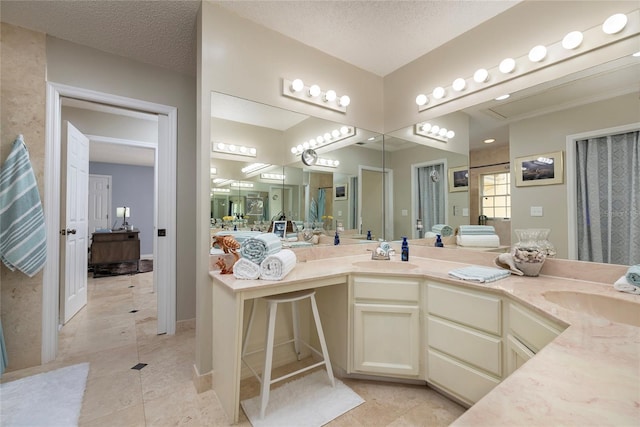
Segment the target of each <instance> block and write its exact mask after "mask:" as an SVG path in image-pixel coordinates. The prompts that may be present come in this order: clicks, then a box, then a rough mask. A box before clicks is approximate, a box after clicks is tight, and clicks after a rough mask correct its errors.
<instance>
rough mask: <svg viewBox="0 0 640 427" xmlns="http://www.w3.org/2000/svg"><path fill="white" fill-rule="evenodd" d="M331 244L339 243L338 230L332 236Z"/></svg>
mask: <svg viewBox="0 0 640 427" xmlns="http://www.w3.org/2000/svg"><path fill="white" fill-rule="evenodd" d="M333 244H334V245H339V244H340V236H338V232H337V231H336V235H335V236H333Z"/></svg>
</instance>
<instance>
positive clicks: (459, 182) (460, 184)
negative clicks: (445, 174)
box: [449, 166, 469, 193]
mask: <svg viewBox="0 0 640 427" xmlns="http://www.w3.org/2000/svg"><path fill="white" fill-rule="evenodd" d="M456 191H469V167H468V166H458V167H457V168H449V192H450V193H453V192H456Z"/></svg>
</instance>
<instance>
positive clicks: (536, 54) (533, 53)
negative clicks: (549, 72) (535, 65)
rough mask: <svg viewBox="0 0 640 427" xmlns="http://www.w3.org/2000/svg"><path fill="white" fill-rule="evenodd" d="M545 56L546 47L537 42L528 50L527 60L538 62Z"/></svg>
mask: <svg viewBox="0 0 640 427" xmlns="http://www.w3.org/2000/svg"><path fill="white" fill-rule="evenodd" d="M545 56H547V48H546V47H544V46H542V45H541V44H539V45H538V46H534V47H533V48H532V49H531V50H530V51H529V61H531V62H540V61H542V60H543V59H544V58H545Z"/></svg>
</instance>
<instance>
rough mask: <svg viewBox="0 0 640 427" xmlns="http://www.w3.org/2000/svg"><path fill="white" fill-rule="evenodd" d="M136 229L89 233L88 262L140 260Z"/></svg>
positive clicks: (113, 262)
mask: <svg viewBox="0 0 640 427" xmlns="http://www.w3.org/2000/svg"><path fill="white" fill-rule="evenodd" d="M138 233H139V231H138V230H133V231H126V230H117V231H112V232H109V233H93V234H92V235H91V253H90V256H89V264H90V265H97V264H115V263H119V262H138V261H140V238H139V237H138Z"/></svg>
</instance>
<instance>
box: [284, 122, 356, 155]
mask: <svg viewBox="0 0 640 427" xmlns="http://www.w3.org/2000/svg"><path fill="white" fill-rule="evenodd" d="M355 134H356V128H354V127H353V126H341V127H340V128H338V129H333V130H332V131H331V132H325V133H324V134H322V135H318V136H317V137H316V138H313V139H309V140H308V141H304V142H302V143H300V144H298V145H296V146H293V147H291V153H292V154H295V155H296V156H299V155H300V154H302V152H303V151H304V150H306V149H308V148H311V149H314V150H315V149H317V148H320V147H326V146H328V145H331V144H335V143H336V142H338V141H342V140H344V139H347V138H351V137H352V136H355Z"/></svg>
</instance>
